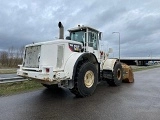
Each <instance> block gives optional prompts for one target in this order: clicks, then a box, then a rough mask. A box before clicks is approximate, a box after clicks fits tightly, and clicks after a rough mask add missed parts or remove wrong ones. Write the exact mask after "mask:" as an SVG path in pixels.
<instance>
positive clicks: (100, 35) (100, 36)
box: [99, 32, 102, 40]
mask: <svg viewBox="0 0 160 120" xmlns="http://www.w3.org/2000/svg"><path fill="white" fill-rule="evenodd" d="M99 40H102V32H100V33H99Z"/></svg>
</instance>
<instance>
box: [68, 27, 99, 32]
mask: <svg viewBox="0 0 160 120" xmlns="http://www.w3.org/2000/svg"><path fill="white" fill-rule="evenodd" d="M87 28H88V29H90V30H93V31H96V32H98V33H99V32H100V31H98V30H96V29H95V28H92V27H89V26H84V25H82V26H80V25H78V27H75V28H71V29H69V30H68V31H69V32H72V31H77V30H81V29H82V30H84V29H87Z"/></svg>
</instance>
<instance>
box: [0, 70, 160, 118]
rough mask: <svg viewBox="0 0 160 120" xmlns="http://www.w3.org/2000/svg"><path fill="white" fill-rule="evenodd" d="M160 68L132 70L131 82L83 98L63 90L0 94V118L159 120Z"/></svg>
mask: <svg viewBox="0 0 160 120" xmlns="http://www.w3.org/2000/svg"><path fill="white" fill-rule="evenodd" d="M159 74H160V68H156V69H151V70H145V71H140V72H135V73H134V75H135V83H133V84H132V83H131V84H128V83H123V84H122V85H121V86H119V87H109V86H108V85H107V84H106V83H105V82H104V83H101V84H99V85H98V86H97V89H96V91H95V93H94V94H93V95H92V96H90V97H87V98H75V97H74V95H73V94H71V93H70V92H69V90H67V89H53V90H52V91H49V90H47V89H45V88H42V89H40V90H37V91H33V92H28V93H23V94H18V95H12V96H6V97H0V120H160V78H159Z"/></svg>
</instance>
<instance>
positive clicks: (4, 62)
mask: <svg viewBox="0 0 160 120" xmlns="http://www.w3.org/2000/svg"><path fill="white" fill-rule="evenodd" d="M0 62H1V65H2V66H8V53H7V52H6V51H2V52H1V54H0Z"/></svg>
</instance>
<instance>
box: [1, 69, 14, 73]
mask: <svg viewBox="0 0 160 120" xmlns="http://www.w3.org/2000/svg"><path fill="white" fill-rule="evenodd" d="M16 72H17V68H12V69H0V74H12V73H16Z"/></svg>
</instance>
